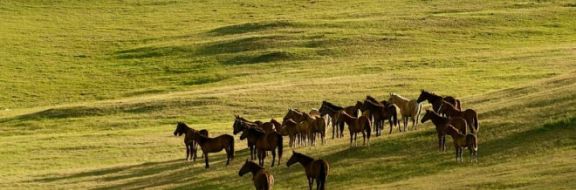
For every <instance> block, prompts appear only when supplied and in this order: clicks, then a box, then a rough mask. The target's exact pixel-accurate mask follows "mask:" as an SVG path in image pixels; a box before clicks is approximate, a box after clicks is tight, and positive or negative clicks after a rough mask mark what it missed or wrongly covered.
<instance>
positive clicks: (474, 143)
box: [445, 125, 478, 162]
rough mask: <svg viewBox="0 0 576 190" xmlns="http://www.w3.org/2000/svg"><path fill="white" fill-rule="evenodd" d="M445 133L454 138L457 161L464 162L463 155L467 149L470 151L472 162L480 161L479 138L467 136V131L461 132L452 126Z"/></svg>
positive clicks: (473, 135) (471, 135)
mask: <svg viewBox="0 0 576 190" xmlns="http://www.w3.org/2000/svg"><path fill="white" fill-rule="evenodd" d="M445 131H446V133H447V134H448V135H450V136H452V140H453V141H454V148H455V149H456V161H458V160H460V162H462V161H463V159H462V155H463V153H464V148H466V147H468V150H470V161H472V160H475V161H478V138H477V137H476V134H466V131H460V130H458V129H456V128H455V127H453V126H450V125H448V126H446V128H445Z"/></svg>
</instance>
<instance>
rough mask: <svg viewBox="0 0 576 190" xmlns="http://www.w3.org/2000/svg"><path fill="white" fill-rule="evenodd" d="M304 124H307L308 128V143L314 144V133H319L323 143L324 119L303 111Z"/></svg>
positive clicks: (324, 133)
mask: <svg viewBox="0 0 576 190" xmlns="http://www.w3.org/2000/svg"><path fill="white" fill-rule="evenodd" d="M303 122H304V124H305V125H307V128H308V130H309V134H308V135H309V137H308V139H310V144H312V145H314V144H316V134H317V133H319V134H320V139H321V140H322V144H324V137H325V135H326V120H325V119H324V118H322V117H315V116H312V115H310V114H307V113H304V121H303Z"/></svg>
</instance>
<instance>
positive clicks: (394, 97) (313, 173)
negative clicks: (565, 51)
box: [174, 90, 479, 189]
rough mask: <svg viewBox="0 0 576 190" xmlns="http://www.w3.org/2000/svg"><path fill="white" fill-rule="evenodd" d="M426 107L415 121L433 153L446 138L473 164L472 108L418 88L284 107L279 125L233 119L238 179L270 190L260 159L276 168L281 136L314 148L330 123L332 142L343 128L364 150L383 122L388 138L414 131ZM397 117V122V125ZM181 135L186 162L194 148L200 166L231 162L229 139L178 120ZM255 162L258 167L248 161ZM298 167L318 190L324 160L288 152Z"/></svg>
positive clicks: (459, 156) (475, 131) (323, 179)
mask: <svg viewBox="0 0 576 190" xmlns="http://www.w3.org/2000/svg"><path fill="white" fill-rule="evenodd" d="M424 101H427V102H429V103H430V104H432V110H429V109H427V110H425V112H426V113H425V114H424V116H423V117H422V119H421V120H420V123H425V122H427V121H431V122H432V123H433V124H434V126H435V128H436V132H437V135H438V149H439V151H441V152H444V151H446V135H450V136H451V137H452V139H453V144H454V147H455V150H456V161H457V162H462V161H463V159H462V155H463V152H464V151H463V150H464V148H468V150H469V151H470V157H471V158H470V160H471V161H477V155H478V154H477V152H478V137H477V136H478V131H479V122H478V114H477V113H476V111H474V110H472V109H466V110H464V111H462V108H461V103H460V100H458V99H456V98H454V97H452V96H440V95H436V94H434V93H431V92H428V91H425V90H422V91H421V93H420V96H419V97H418V99H416V100H410V99H407V98H404V97H402V96H400V95H398V94H395V93H390V97H389V99H388V100H382V101H378V100H377V99H376V98H374V97H371V96H366V98H365V99H364V100H363V101H357V102H356V103H355V104H354V105H351V106H346V107H342V106H338V105H336V104H333V103H330V102H328V101H322V104H321V105H320V108H319V109H312V110H311V111H309V112H303V111H300V110H298V109H293V108H290V109H288V112H287V113H286V115H285V116H284V118H283V120H282V122H278V121H277V120H275V119H271V120H270V121H266V122H262V121H250V120H248V119H245V118H243V117H241V116H239V115H235V118H234V123H233V125H232V128H233V134H234V135H238V134H239V133H242V134H241V135H240V140H246V142H247V146H248V149H249V150H250V155H249V159H250V161H249V160H246V162H245V163H244V165H243V166H242V168H241V169H240V172H239V175H240V176H243V175H244V174H246V173H248V172H251V173H252V176H253V177H252V180H253V182H254V186H255V187H256V189H271V187H272V185H273V184H274V177H273V176H272V174H271V173H270V172H269V171H267V170H266V169H265V168H264V160H265V158H266V156H267V155H268V152H270V153H271V155H272V165H271V167H274V165H277V166H279V165H280V160H281V159H282V153H283V143H284V142H283V138H284V137H286V136H287V137H288V138H289V140H288V145H289V146H290V147H291V148H294V147H296V146H308V145H310V146H314V145H316V140H317V138H319V140H320V142H321V143H322V144H324V142H325V136H326V129H327V128H329V126H330V125H331V126H332V127H331V128H332V139H335V138H343V137H344V129H345V128H346V127H345V126H348V131H349V135H350V146H357V141H356V138H357V136H358V134H359V133H361V134H362V138H363V145H365V146H370V136H371V133H372V132H374V134H375V135H376V136H380V135H382V131H383V130H384V124H385V122H386V121H388V123H389V127H390V130H389V132H388V133H389V134H391V133H392V131H393V128H394V127H396V126H397V127H398V131H399V132H405V131H406V130H407V126H408V125H409V122H410V121H411V122H412V129H413V130H416V129H417V126H418V119H419V115H420V112H421V109H422V102H424ZM399 118H402V126H401V124H400V120H399ZM183 134H184V135H185V137H184V144H185V146H186V160H193V161H195V160H196V157H197V149H198V148H197V147H198V146H199V147H200V149H201V150H202V153H203V154H202V156H203V157H204V160H205V167H206V168H209V158H208V153H215V152H220V151H222V150H224V151H225V152H226V165H229V164H230V161H231V160H232V159H233V158H234V136H232V135H228V134H223V135H220V136H217V137H209V135H208V131H207V130H206V129H203V130H195V129H192V128H190V127H188V126H187V125H186V124H185V123H183V122H178V123H177V125H176V130H175V131H174V135H175V136H181V135H183ZM255 159H257V160H258V163H257V164H256V163H254V162H253V160H255ZM295 163H300V164H301V165H302V166H303V167H304V169H305V173H306V177H307V179H308V185H309V188H310V189H312V186H313V183H314V180H316V184H317V186H316V187H317V189H324V187H325V183H326V179H327V176H328V172H329V165H328V162H327V161H325V160H322V159H318V160H315V159H313V158H312V157H310V156H307V155H304V154H302V153H298V152H294V151H293V153H292V156H291V157H290V159H289V160H288V162H287V166H288V167H289V166H291V165H292V164H295Z"/></svg>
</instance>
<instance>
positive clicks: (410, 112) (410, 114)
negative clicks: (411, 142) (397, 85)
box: [388, 93, 422, 131]
mask: <svg viewBox="0 0 576 190" xmlns="http://www.w3.org/2000/svg"><path fill="white" fill-rule="evenodd" d="M388 102H390V103H392V104H395V105H396V106H398V107H399V108H400V113H401V114H402V121H403V123H404V131H406V126H408V119H410V120H412V128H413V129H416V127H417V126H418V122H416V121H417V120H418V116H419V115H420V109H421V108H422V106H421V105H420V104H419V103H417V102H416V101H415V100H409V99H407V98H404V97H402V96H400V95H398V94H395V93H390V98H389V99H388Z"/></svg>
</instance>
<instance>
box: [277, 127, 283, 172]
mask: <svg viewBox="0 0 576 190" xmlns="http://www.w3.org/2000/svg"><path fill="white" fill-rule="evenodd" d="M276 143H277V144H278V145H277V146H278V165H280V159H282V149H284V143H283V142H282V135H280V134H276Z"/></svg>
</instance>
